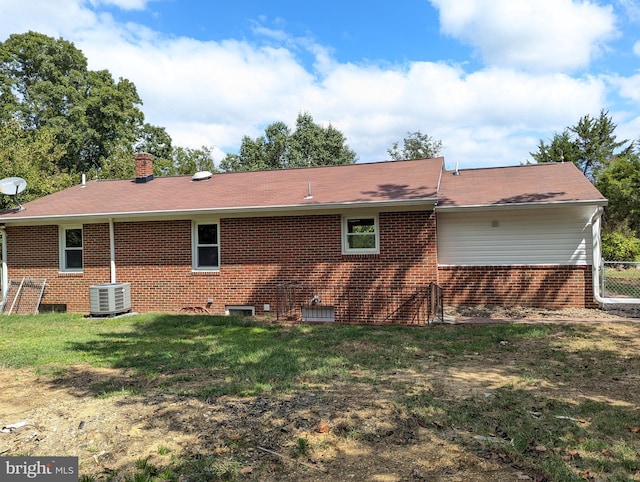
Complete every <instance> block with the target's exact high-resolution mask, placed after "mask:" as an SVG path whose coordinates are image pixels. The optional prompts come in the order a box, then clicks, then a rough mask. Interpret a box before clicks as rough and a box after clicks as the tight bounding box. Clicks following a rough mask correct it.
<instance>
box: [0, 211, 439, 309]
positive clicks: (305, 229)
mask: <svg viewBox="0 0 640 482" xmlns="http://www.w3.org/2000/svg"><path fill="white" fill-rule="evenodd" d="M379 225H380V246H381V248H380V254H379V255H356V256H353V255H343V254H342V251H341V246H342V244H341V217H340V215H339V214H334V215H319V216H280V217H268V218H229V219H222V220H221V221H220V250H221V251H220V260H221V269H220V271H219V272H192V269H191V221H189V220H183V221H157V222H129V223H116V224H115V226H114V235H115V245H116V250H115V259H116V273H117V281H118V282H129V283H131V301H132V309H133V310H134V311H138V312H146V311H173V310H178V309H180V308H181V307H184V306H207V300H208V299H213V303H212V305H210V306H208V308H209V310H210V311H211V312H214V313H223V312H224V310H225V305H252V306H255V307H256V310H257V311H258V312H260V311H261V310H262V307H263V305H264V304H265V303H268V304H270V305H271V307H272V309H275V305H276V286H277V284H278V283H279V282H282V281H291V280H297V281H302V282H305V283H307V284H312V285H318V286H323V287H327V286H351V287H359V288H362V289H372V288H375V287H380V286H407V285H408V286H419V285H421V284H428V283H429V282H431V281H434V280H436V277H437V265H436V238H435V235H436V232H435V216H434V214H433V212H424V211H422V212H402V213H380V214H379ZM83 229H84V231H83V237H84V266H85V268H84V273H66V274H65V273H60V272H59V261H58V258H59V253H58V227H57V226H39V227H7V239H8V243H7V255H8V256H7V258H8V259H7V262H8V266H9V277H10V278H11V279H14V278H19V277H22V276H32V277H37V278H46V279H47V287H46V290H45V294H44V298H43V300H42V302H43V303H66V304H67V308H68V310H69V311H72V312H84V313H88V312H89V286H91V285H94V284H99V283H108V282H109V281H110V271H109V269H110V268H109V227H108V224H87V225H84V228H83Z"/></svg>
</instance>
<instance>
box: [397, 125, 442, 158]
mask: <svg viewBox="0 0 640 482" xmlns="http://www.w3.org/2000/svg"><path fill="white" fill-rule="evenodd" d="M441 151H442V141H441V140H436V139H434V138H433V137H431V136H430V135H428V134H423V133H422V132H420V131H415V132H407V137H405V138H404V139H403V141H402V148H400V143H399V142H394V143H393V145H392V146H391V148H390V149H387V153H388V154H389V156H390V157H391V159H394V160H396V161H401V160H405V159H432V158H434V157H438V156H440V153H441Z"/></svg>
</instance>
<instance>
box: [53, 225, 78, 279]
mask: <svg viewBox="0 0 640 482" xmlns="http://www.w3.org/2000/svg"><path fill="white" fill-rule="evenodd" d="M59 233H60V271H64V272H76V273H81V272H82V270H83V265H84V263H83V241H82V226H61V227H60V231H59Z"/></svg>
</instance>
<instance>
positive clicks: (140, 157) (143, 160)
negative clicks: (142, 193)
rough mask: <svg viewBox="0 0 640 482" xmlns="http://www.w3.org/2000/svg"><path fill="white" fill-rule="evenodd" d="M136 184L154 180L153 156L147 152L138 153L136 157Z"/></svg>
mask: <svg viewBox="0 0 640 482" xmlns="http://www.w3.org/2000/svg"><path fill="white" fill-rule="evenodd" d="M134 159H135V163H136V182H137V183H143V182H149V181H152V180H153V156H152V155H151V154H149V153H147V152H138V153H137V154H136V155H135V158H134Z"/></svg>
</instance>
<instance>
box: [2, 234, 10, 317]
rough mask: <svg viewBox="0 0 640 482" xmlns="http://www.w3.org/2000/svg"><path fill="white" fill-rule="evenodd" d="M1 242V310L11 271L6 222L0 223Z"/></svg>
mask: <svg viewBox="0 0 640 482" xmlns="http://www.w3.org/2000/svg"><path fill="white" fill-rule="evenodd" d="M0 242H1V243H2V263H1V265H0V269H2V274H1V275H0V281H1V283H0V311H2V308H4V303H5V301H6V298H7V294H8V292H9V273H8V271H7V233H6V231H5V229H4V224H2V225H0Z"/></svg>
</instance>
